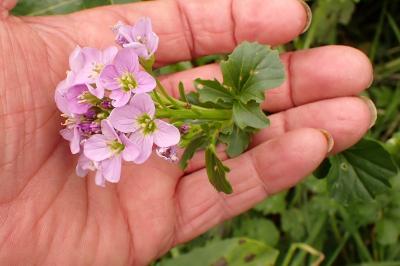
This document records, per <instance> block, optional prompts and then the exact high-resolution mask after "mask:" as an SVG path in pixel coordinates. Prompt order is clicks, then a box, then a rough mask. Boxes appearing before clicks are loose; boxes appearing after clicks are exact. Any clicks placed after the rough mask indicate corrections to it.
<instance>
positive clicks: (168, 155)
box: [156, 146, 179, 163]
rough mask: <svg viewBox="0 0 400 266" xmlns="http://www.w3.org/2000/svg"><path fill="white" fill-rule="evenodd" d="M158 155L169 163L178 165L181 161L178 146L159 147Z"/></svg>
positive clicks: (157, 149)
mask: <svg viewBox="0 0 400 266" xmlns="http://www.w3.org/2000/svg"><path fill="white" fill-rule="evenodd" d="M156 153H157V155H158V156H160V157H161V158H163V159H164V160H167V161H169V162H173V163H176V162H177V161H178V160H179V158H178V155H177V149H176V146H171V147H157V148H156Z"/></svg>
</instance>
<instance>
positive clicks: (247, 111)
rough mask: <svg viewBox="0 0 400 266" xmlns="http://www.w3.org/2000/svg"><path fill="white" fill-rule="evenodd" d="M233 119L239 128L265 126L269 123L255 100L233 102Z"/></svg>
mask: <svg viewBox="0 0 400 266" xmlns="http://www.w3.org/2000/svg"><path fill="white" fill-rule="evenodd" d="M233 120H234V121H235V124H236V125H237V126H238V127H239V128H241V129H244V128H245V127H252V128H265V127H266V126H268V125H269V120H268V118H267V116H266V115H265V114H264V113H263V112H262V111H261V109H260V106H259V104H257V103H255V102H249V103H248V104H246V105H245V104H243V103H242V102H235V103H234V104H233Z"/></svg>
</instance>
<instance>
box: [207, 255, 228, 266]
mask: <svg viewBox="0 0 400 266" xmlns="http://www.w3.org/2000/svg"><path fill="white" fill-rule="evenodd" d="M211 266H228V261H227V260H226V258H224V257H221V258H219V259H218V260H217V261H216V262H214V263H213V264H211Z"/></svg>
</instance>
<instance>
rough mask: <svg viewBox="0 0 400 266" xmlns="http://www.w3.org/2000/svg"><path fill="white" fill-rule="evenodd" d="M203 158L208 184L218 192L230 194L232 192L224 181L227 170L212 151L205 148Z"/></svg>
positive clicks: (229, 185) (230, 187) (225, 180)
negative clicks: (204, 159) (204, 158)
mask: <svg viewBox="0 0 400 266" xmlns="http://www.w3.org/2000/svg"><path fill="white" fill-rule="evenodd" d="M205 156H206V170H207V175H208V179H209V180H210V183H211V184H212V185H213V186H214V188H215V189H216V190H217V191H218V192H224V193H226V194H231V193H232V192H233V190H232V186H231V184H230V183H229V181H228V180H227V179H226V173H228V172H229V168H228V167H226V166H225V165H223V164H222V162H221V161H220V159H219V158H218V157H217V154H215V151H214V150H213V149H211V148H207V149H206V154H205Z"/></svg>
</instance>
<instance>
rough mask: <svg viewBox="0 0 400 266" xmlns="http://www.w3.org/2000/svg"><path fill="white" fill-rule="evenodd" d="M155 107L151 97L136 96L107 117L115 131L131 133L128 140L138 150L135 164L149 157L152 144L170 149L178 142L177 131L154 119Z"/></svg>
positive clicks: (146, 95)
mask: <svg viewBox="0 0 400 266" xmlns="http://www.w3.org/2000/svg"><path fill="white" fill-rule="evenodd" d="M154 114H155V106H154V103H153V101H152V99H151V97H150V96H149V95H148V94H146V93H142V94H136V95H134V96H133V97H132V100H131V102H130V104H129V105H126V106H124V107H121V108H116V109H114V110H113V111H112V112H111V114H110V117H109V120H110V122H111V124H112V125H113V126H114V128H115V129H117V130H119V131H121V132H124V133H131V134H130V135H129V139H130V140H131V141H132V142H133V143H135V144H136V145H137V146H138V147H139V148H140V152H139V156H138V157H137V158H136V159H135V160H134V162H135V163H143V162H145V161H146V160H147V159H148V158H149V157H150V155H151V151H152V148H153V143H155V144H156V145H157V146H158V147H170V146H173V145H176V144H177V143H178V142H179V139H180V134H179V130H178V129H177V128H176V127H174V126H173V125H171V124H168V123H166V122H164V121H162V120H160V119H154Z"/></svg>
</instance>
